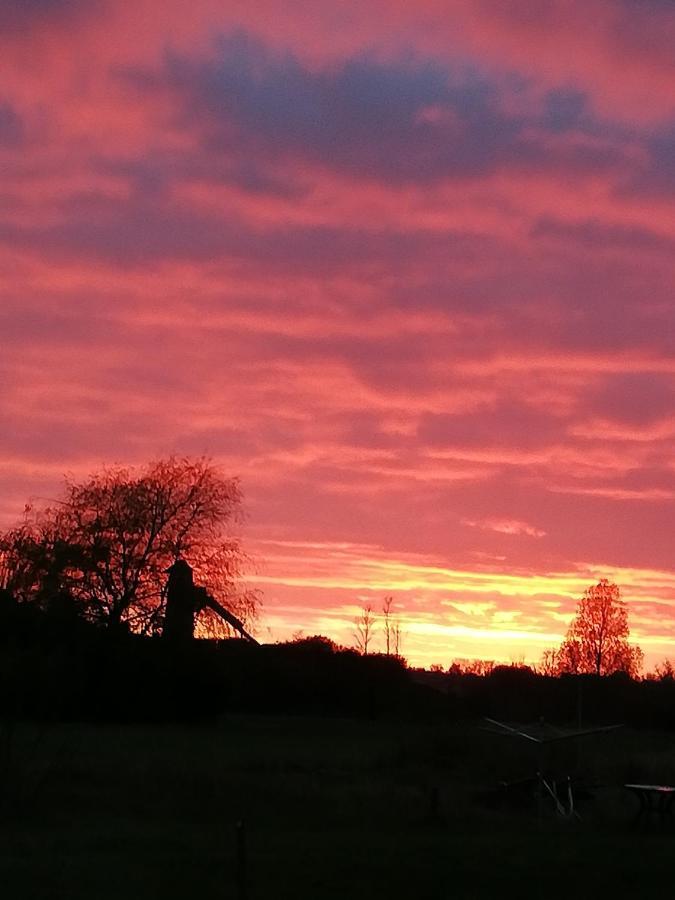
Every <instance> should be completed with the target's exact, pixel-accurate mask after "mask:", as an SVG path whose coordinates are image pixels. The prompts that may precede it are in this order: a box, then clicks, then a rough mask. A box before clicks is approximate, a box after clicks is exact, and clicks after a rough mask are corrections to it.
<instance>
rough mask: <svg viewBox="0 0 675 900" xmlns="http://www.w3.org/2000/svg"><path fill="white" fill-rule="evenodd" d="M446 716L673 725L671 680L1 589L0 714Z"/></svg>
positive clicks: (99, 717) (105, 717)
mask: <svg viewBox="0 0 675 900" xmlns="http://www.w3.org/2000/svg"><path fill="white" fill-rule="evenodd" d="M243 712H250V713H264V714H312V715H338V716H367V717H372V718H377V717H381V716H393V715H396V716H406V717H412V718H415V717H425V718H426V717H434V716H438V717H443V718H446V719H454V720H461V719H477V718H480V717H481V716H491V717H493V718H498V719H501V720H506V721H516V722H517V721H531V720H533V719H537V718H539V717H542V716H543V717H545V718H546V720H547V721H550V722H567V723H570V722H572V723H575V724H577V723H579V722H580V723H581V725H582V726H584V725H588V724H602V723H613V722H625V723H626V724H631V725H635V726H641V727H653V728H669V729H674V728H675V680H674V679H673V678H672V677H671V676H670V675H668V676H666V677H663V678H661V679H658V680H657V679H653V680H644V681H636V680H633V679H631V678H630V677H628V676H627V675H625V674H623V673H619V674H616V675H611V676H604V677H596V676H590V675H586V676H572V675H565V676H562V677H551V676H546V675H542V674H538V673H536V672H534V671H532V670H531V669H529V668H527V667H524V666H495V667H493V668H492V669H491V670H486V672H485V674H475V673H472V672H466V671H462V670H461V669H459V668H458V667H454V668H452V669H451V670H449V671H448V672H440V671H434V672H427V671H424V670H417V669H411V668H409V667H407V666H406V664H405V661H404V660H402V659H401V658H399V657H397V656H394V655H390V656H386V655H383V654H368V655H363V654H359V653H358V652H357V651H355V650H351V649H345V648H340V647H337V646H336V645H335V644H334V643H333V642H332V641H330V640H329V639H328V638H325V637H311V638H304V639H299V640H294V641H290V642H288V643H280V644H267V645H263V646H254V645H251V644H248V643H247V642H245V641H241V640H220V641H215V640H213V641H210V640H195V641H193V642H192V643H191V644H190V645H188V646H185V647H180V648H177V647H173V646H171V645H170V643H169V642H166V641H163V640H162V639H161V638H159V637H141V636H139V635H134V634H132V633H129V632H128V631H125V630H124V629H120V630H119V631H115V630H114V629H109V628H101V627H97V626H96V625H94V624H92V623H90V622H88V621H86V620H85V619H83V618H81V617H80V616H79V615H78V614H77V610H76V608H75V607H74V606H73V605H72V604H70V603H69V602H68V599H67V598H63V599H62V602H61V603H59V602H53V603H51V604H49V605H48V606H46V607H44V608H40V607H38V606H36V605H33V604H27V603H19V602H17V601H16V600H14V599H13V598H12V597H11V595H9V594H8V593H6V592H4V593H0V716H2V717H10V718H16V719H25V718H29V719H30V718H37V719H45V720H50V719H51V720H88V721H160V720H167V719H186V718H199V717H208V716H211V715H217V714H222V713H243Z"/></svg>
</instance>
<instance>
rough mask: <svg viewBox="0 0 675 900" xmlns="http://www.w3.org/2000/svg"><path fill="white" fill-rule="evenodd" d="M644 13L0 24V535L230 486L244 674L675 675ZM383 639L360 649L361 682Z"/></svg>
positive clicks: (274, 7)
mask: <svg viewBox="0 0 675 900" xmlns="http://www.w3.org/2000/svg"><path fill="white" fill-rule="evenodd" d="M673 47H675V6H674V5H673V3H672V2H671V0H550V2H547V3H541V2H540V0H443V2H440V0H416V2H415V3H410V2H409V0H406V2H404V0H358V2H357V0H340V2H337V0H311V2H309V0H296V2H293V3H288V2H287V0H256V2H255V3H250V2H243V0H230V2H228V3H227V4H224V3H222V2H221V0H191V2H190V3H187V2H185V0H161V2H160V0H134V2H133V3H128V2H123V0H3V2H2V4H1V5H0V49H1V52H0V76H1V77H0V340H1V345H0V346H1V352H0V525H10V524H12V523H13V522H14V521H15V520H16V519H17V518H18V517H19V516H20V515H21V512H22V510H23V507H24V504H25V502H26V501H27V500H28V499H32V500H34V501H35V502H36V503H40V502H42V501H43V500H44V499H45V498H52V497H54V496H58V492H59V490H60V485H61V483H62V476H63V474H64V473H71V474H72V475H73V476H74V477H84V476H86V475H87V474H88V473H89V472H91V471H93V470H95V469H97V468H99V467H100V466H101V465H102V464H105V463H123V464H142V463H144V462H146V461H147V460H149V459H153V458H157V457H160V456H166V455H168V454H171V453H175V454H190V455H201V454H206V455H208V456H210V457H212V458H213V459H214V461H216V462H217V463H218V464H220V465H222V467H223V471H224V472H226V473H228V474H230V475H233V476H237V477H239V478H240V479H241V484H242V488H243V491H244V495H245V507H246V525H245V529H244V532H243V540H244V543H245V546H246V547H247V548H248V550H249V552H250V553H251V555H252V557H253V558H254V560H255V566H254V568H253V569H252V571H251V575H250V577H251V578H252V579H253V581H254V583H255V584H257V585H258V586H259V587H260V588H261V590H262V591H263V599H264V607H263V613H262V616H261V620H260V623H259V627H258V634H259V636H260V637H262V638H263V639H264V640H281V639H286V638H288V637H290V636H292V635H297V634H303V635H306V636H309V635H313V634H317V633H320V634H325V635H328V636H330V637H332V638H334V639H335V640H337V641H339V642H340V643H344V644H352V643H353V632H354V625H353V620H354V618H355V617H356V616H357V615H358V613H359V609H360V608H361V607H362V606H363V605H366V604H370V605H372V607H373V609H374V611H375V612H378V611H379V610H380V608H381V605H382V602H383V599H384V597H385V596H388V595H391V596H392V597H393V609H394V611H395V612H396V615H397V616H398V618H399V621H400V624H401V629H402V633H403V637H402V652H403V654H404V655H405V656H406V657H407V658H408V659H409V661H410V662H411V663H413V664H415V665H429V664H431V663H441V664H442V665H449V664H450V663H451V662H452V660H453V659H456V658H469V657H481V658H487V659H496V660H501V661H507V662H508V661H520V660H523V659H525V660H528V661H530V660H536V659H537V658H538V657H539V656H540V654H541V651H542V650H543V649H544V648H546V647H550V646H553V645H555V644H556V643H558V642H559V641H560V640H561V638H562V637H563V635H564V633H565V630H566V628H567V625H568V623H569V621H570V618H571V616H572V615H573V612H574V609H575V605H576V602H577V600H578V598H579V597H580V596H581V594H582V593H583V590H584V589H585V588H586V587H587V586H589V585H591V584H593V583H594V582H595V581H597V580H598V579H599V578H601V577H608V578H610V579H612V580H615V581H616V582H617V583H618V584H619V585H620V587H621V590H622V594H623V596H624V598H625V599H626V600H627V601H628V606H629V616H630V623H631V634H632V637H633V638H634V639H635V640H637V641H638V642H639V643H640V644H641V646H642V647H643V649H644V651H645V654H646V658H647V663H648V667H649V665H650V664H653V663H655V662H657V661H659V660H661V659H663V658H664V657H666V656H669V655H670V656H671V657H673V658H675V541H674V540H673V529H672V526H671V521H672V518H673V510H674V508H675V454H674V452H673V450H674V438H675V405H674V402H673V401H674V398H675V354H674V350H675V333H674V331H673V326H672V323H673V313H674V312H675V294H674V290H673V288H674V286H675V277H674V276H675V253H674V252H673V250H674V247H675V228H674V225H675V54H674V52H673ZM381 643H382V635H381V630H380V633H379V634H376V636H375V646H376V648H377V647H378V646H381Z"/></svg>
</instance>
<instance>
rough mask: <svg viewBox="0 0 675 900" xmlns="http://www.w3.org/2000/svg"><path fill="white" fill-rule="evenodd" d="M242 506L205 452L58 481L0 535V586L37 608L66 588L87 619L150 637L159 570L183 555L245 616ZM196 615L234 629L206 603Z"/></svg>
mask: <svg viewBox="0 0 675 900" xmlns="http://www.w3.org/2000/svg"><path fill="white" fill-rule="evenodd" d="M241 503H242V496H241V490H240V487H239V483H238V482H237V481H236V479H232V478H226V477H225V476H224V475H223V474H222V473H221V472H220V470H219V469H218V468H217V467H216V466H215V465H214V464H213V463H212V462H211V461H209V460H208V459H205V458H198V459H190V458H187V457H184V458H176V457H170V458H169V459H165V460H158V461H156V462H152V463H149V464H147V465H146V466H144V467H143V468H141V469H138V470H136V469H127V468H122V467H109V468H105V469H103V470H102V471H100V472H97V473H94V474H93V475H91V476H90V477H89V478H88V479H87V480H86V481H83V482H74V481H71V480H66V484H65V490H64V493H63V496H62V497H61V498H59V500H58V501H56V502H55V503H53V504H52V505H50V506H47V507H44V508H42V509H33V508H30V507H29V508H27V510H26V514H25V518H24V521H23V522H22V524H21V525H19V526H18V527H17V528H14V529H12V530H10V531H8V532H6V533H4V534H2V535H0V586H2V587H5V588H6V589H8V590H9V591H11V593H12V594H13V595H14V596H16V597H17V598H18V599H20V600H31V601H33V602H37V603H38V604H40V605H44V603H45V602H47V601H48V600H49V598H51V597H53V596H56V595H58V594H67V595H69V596H70V597H72V598H73V600H74V601H75V602H76V603H77V605H78V607H79V608H80V610H81V611H82V614H83V615H84V617H85V618H86V619H87V620H88V621H91V622H94V623H96V624H99V625H104V626H108V627H120V626H122V625H123V626H124V627H127V628H130V629H131V630H133V631H136V632H139V633H142V634H148V633H154V632H158V631H160V630H161V628H162V625H163V618H164V614H165V608H166V590H165V585H166V571H167V569H168V568H169V566H171V565H172V564H173V563H174V562H175V561H176V560H177V559H179V558H188V559H189V560H190V562H191V564H192V566H193V567H194V569H195V571H196V573H197V574H198V576H199V579H200V581H202V582H203V583H205V584H208V585H209V590H210V594H211V596H212V598H214V599H215V600H216V601H218V600H220V601H222V602H223V603H226V605H227V608H228V610H230V611H231V612H232V614H233V615H234V616H235V617H236V619H237V621H240V622H241V623H244V624H246V623H249V622H252V621H253V620H254V619H255V617H256V614H257V612H258V607H259V599H258V596H257V595H256V594H255V593H253V592H250V591H247V590H245V589H242V588H241V586H240V581H239V576H240V574H241V571H242V567H243V564H244V562H245V559H246V557H245V554H244V553H243V550H242V548H241V545H240V543H239V541H238V539H237V538H236V537H234V536H233V535H232V526H233V525H234V524H235V523H236V522H237V521H238V520H239V518H240V515H241ZM196 614H197V615H199V616H200V618H206V619H210V621H209V623H208V624H209V630H210V631H212V632H213V631H216V633H217V632H218V629H221V631H222V635H221V636H224V634H225V633H227V631H228V629H230V628H231V626H232V623H231V622H227V621H226V620H225V619H223V617H222V615H221V614H218V615H216V613H215V612H214V609H213V604H211V605H208V604H202V605H201V607H200V608H199V609H196Z"/></svg>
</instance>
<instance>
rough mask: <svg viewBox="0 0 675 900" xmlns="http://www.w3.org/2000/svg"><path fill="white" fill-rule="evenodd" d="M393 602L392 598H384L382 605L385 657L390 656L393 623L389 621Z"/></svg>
mask: <svg viewBox="0 0 675 900" xmlns="http://www.w3.org/2000/svg"><path fill="white" fill-rule="evenodd" d="M393 602H394V598H393V597H391V596H389V597H385V598H384V602H383V603H382V620H383V626H384V652H385V654H386V655H387V656H389V655H390V654H391V644H392V636H393V635H392V628H393V623H392V620H391V605H392V603H393Z"/></svg>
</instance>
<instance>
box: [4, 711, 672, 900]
mask: <svg viewBox="0 0 675 900" xmlns="http://www.w3.org/2000/svg"><path fill="white" fill-rule="evenodd" d="M558 763H559V764H560V765H561V766H563V767H564V768H565V770H567V771H578V772H581V773H582V774H583V781H584V784H585V785H586V787H587V788H588V789H589V790H588V791H583V790H581V789H579V790H578V791H577V795H578V796H577V803H578V808H579V811H580V813H581V815H582V821H578V820H574V821H568V820H565V819H562V818H560V817H559V816H556V814H555V812H554V811H553V805H552V804H551V803H549V802H546V803H545V804H544V811H543V815H542V816H541V818H540V817H539V816H538V815H537V804H536V802H535V800H534V798H533V793H532V788H531V787H529V786H526V787H525V788H524V789H523V790H522V791H521V792H518V791H513V795H512V797H511V799H507V798H506V797H505V796H504V794H503V791H500V790H499V789H498V787H497V786H498V784H499V782H500V780H502V779H504V778H507V779H511V778H516V777H517V776H520V775H526V774H530V773H532V772H533V771H534V769H533V766H534V761H533V760H532V759H528V757H527V748H525V747H523V746H522V745H521V743H520V742H519V741H516V740H513V739H510V738H499V737H495V736H492V735H489V734H486V733H484V732H483V731H481V730H480V723H479V722H476V723H468V724H461V725H458V724H453V725H449V724H444V723H429V722H426V723H423V724H420V723H415V722H403V721H389V722H387V721H368V720H366V719H336V718H333V719H320V718H307V717H304V718H303V717H297V718H291V717H283V718H281V717H279V718H274V717H269V716H268V717H262V716H261V717H253V716H245V717H244V716H242V717H226V718H221V719H219V720H218V721H217V722H211V723H204V724H199V725H181V726H179V725H175V726H170V725H152V726H141V725H124V726H123V725H117V726H114V725H86V726H84V725H50V726H46V727H39V726H35V725H23V726H18V725H15V726H13V727H11V728H9V727H8V726H6V725H5V726H4V729H3V738H2V745H1V749H0V787H2V791H3V807H2V815H1V823H0V838H1V842H0V885H1V887H0V895H1V896H2V898H3V900H4V898H6V900H14V898H17V900H18V898H36V900H49V898H64V900H79V898H87V900H112V898H126V900H145V898H198V900H216V898H227V897H233V898H236V897H239V896H244V895H243V894H241V893H240V888H239V886H238V884H237V880H236V874H237V865H236V856H237V852H236V847H237V841H236V838H235V823H236V822H237V821H238V820H241V819H243V820H244V822H245V829H246V844H247V873H246V880H247V889H248V894H247V896H248V898H249V900H256V898H298V900H302V898H312V900H319V898H338V897H340V898H345V897H346V898H354V900H356V898H373V897H386V898H399V897H401V898H403V897H405V898H451V897H452V898H456V897H461V898H472V897H486V898H491V897H495V896H498V895H502V896H507V897H509V896H521V897H534V898H539V897H547V898H548V897H569V895H570V893H572V894H573V895H574V894H576V896H577V898H584V897H595V896H598V895H600V894H608V895H609V896H612V898H617V897H629V896H631V897H633V896H648V895H649V894H651V893H653V892H656V891H658V892H659V895H663V894H664V889H665V895H666V896H667V895H669V893H670V891H669V890H668V889H667V888H666V885H668V884H670V883H671V881H672V876H673V871H672V859H673V855H674V851H675V829H674V830H673V831H672V832H671V830H670V828H669V827H665V828H661V827H660V826H659V823H658V821H654V822H651V823H646V825H645V827H642V828H635V827H633V826H632V825H631V819H632V815H633V813H634V811H635V800H634V798H633V797H632V796H630V795H629V794H628V793H627V792H626V791H624V790H623V788H621V785H622V784H623V783H624V782H625V781H630V780H641V781H657V782H662V783H675V736H673V735H670V734H665V733H664V734H660V733H655V732H635V731H630V730H627V729H626V730H622V731H620V732H616V733H614V734H611V735H603V736H598V737H594V738H589V739H586V740H585V742H584V744H583V747H581V748H580V749H579V750H578V751H577V750H574V751H571V755H570V756H569V757H568V758H567V759H566V760H559V761H558ZM435 793H436V794H437V796H438V798H439V801H438V804H439V805H438V815H437V816H435V817H434V816H433V813H434V807H433V800H432V798H433V796H434V794H435Z"/></svg>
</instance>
